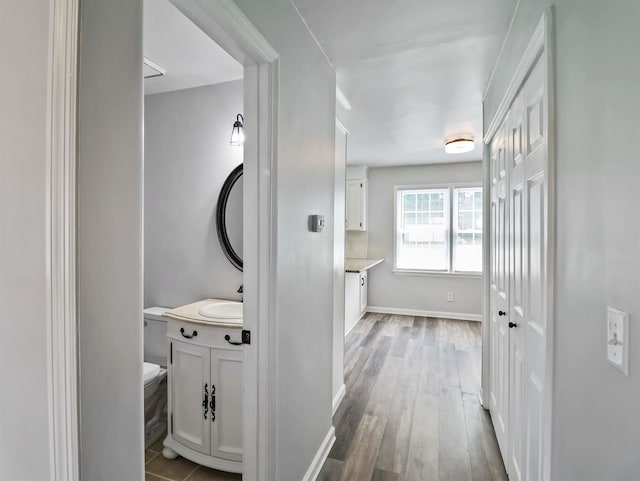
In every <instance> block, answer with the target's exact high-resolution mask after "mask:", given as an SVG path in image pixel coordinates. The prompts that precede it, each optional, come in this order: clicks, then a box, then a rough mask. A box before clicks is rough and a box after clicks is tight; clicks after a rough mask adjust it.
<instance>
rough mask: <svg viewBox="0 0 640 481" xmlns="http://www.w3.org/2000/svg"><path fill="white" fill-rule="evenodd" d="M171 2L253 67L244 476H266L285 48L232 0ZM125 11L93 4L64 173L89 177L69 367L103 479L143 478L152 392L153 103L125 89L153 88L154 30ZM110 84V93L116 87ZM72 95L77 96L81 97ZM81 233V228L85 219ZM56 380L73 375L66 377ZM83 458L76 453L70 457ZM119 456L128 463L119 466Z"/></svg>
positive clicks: (70, 262)
mask: <svg viewBox="0 0 640 481" xmlns="http://www.w3.org/2000/svg"><path fill="white" fill-rule="evenodd" d="M171 3H172V4H173V5H174V6H175V7H176V8H178V9H179V10H180V11H181V12H182V13H183V14H184V15H185V16H186V17H188V18H189V19H191V21H193V22H194V23H195V24H196V25H197V26H198V27H199V28H200V29H201V30H202V31H203V32H204V33H205V34H207V35H208V36H210V37H211V38H212V39H213V40H214V41H215V42H216V43H218V45H220V46H221V47H222V48H223V49H224V50H225V51H227V53H229V54H230V55H231V56H232V57H233V58H234V59H236V60H237V61H239V62H240V63H241V64H242V65H243V67H244V73H243V75H244V81H243V89H244V94H245V98H244V108H243V111H244V117H245V123H244V129H245V133H246V136H247V141H246V143H245V148H244V165H245V173H244V174H245V175H244V185H245V189H244V192H243V203H244V205H245V206H247V209H246V210H247V211H249V212H250V214H249V215H246V216H244V218H243V231H244V240H245V242H244V243H243V251H244V258H245V263H246V265H247V267H246V269H245V271H244V278H243V284H244V291H245V294H244V313H245V314H244V319H245V328H246V329H247V330H250V331H251V333H252V338H251V344H250V345H247V346H244V377H245V379H246V389H245V390H244V394H243V400H242V404H243V409H244V411H245V413H246V419H248V422H245V423H244V428H243V440H244V446H243V447H244V452H245V456H244V473H245V474H244V476H245V478H244V479H256V480H257V479H264V478H266V477H268V476H269V471H268V470H269V468H268V467H267V466H268V463H269V456H270V454H271V453H270V452H268V451H267V445H272V444H271V443H267V442H265V440H267V439H269V437H270V436H271V435H272V432H271V430H270V419H269V416H268V414H269V413H270V412H271V411H270V409H271V408H270V401H271V398H270V391H269V388H268V386H269V385H270V376H271V373H272V372H273V369H271V368H270V367H271V365H272V357H271V355H270V354H271V353H270V350H269V347H270V343H269V340H270V332H269V329H270V326H271V322H270V319H271V315H272V308H271V300H272V295H271V291H270V289H271V287H270V286H271V284H272V283H270V282H269V281H270V280H271V276H272V275H273V274H272V265H273V262H272V256H273V246H272V235H271V226H272V217H273V216H272V205H273V202H272V201H273V199H272V195H273V192H274V191H273V189H272V179H274V178H275V176H272V175H271V174H272V173H273V172H272V170H273V166H274V165H275V162H274V152H273V149H272V145H273V144H274V143H275V142H274V141H273V139H274V138H275V135H276V126H277V112H276V110H275V106H276V105H277V101H276V100H275V99H276V98H277V81H275V79H277V71H278V63H277V58H278V55H277V53H276V52H275V51H274V50H273V49H272V48H271V47H270V46H269V44H268V43H267V42H266V41H265V40H264V38H263V37H262V36H261V34H260V33H259V32H258V31H257V30H256V29H255V28H254V27H253V25H252V24H251V22H250V21H249V20H248V19H247V18H246V17H245V16H244V14H243V13H242V12H241V11H240V10H239V9H238V8H237V7H236V6H235V4H233V3H232V2H225V1H213V2H212V1H208V2H200V1H197V0H180V1H178V0H176V1H173V2H171ZM75 7H76V8H77V4H76V5H75ZM122 8H124V7H123V5H120V4H118V5H115V4H113V5H112V4H108V5H107V4H105V3H102V2H86V3H84V4H83V12H82V19H83V25H84V26H85V27H86V28H85V29H84V30H83V34H82V41H83V46H84V49H83V50H82V51H81V55H80V59H79V62H80V65H79V70H80V77H81V79H82V82H81V83H80V84H79V90H80V91H79V97H80V104H81V107H80V110H79V126H80V129H79V132H78V134H77V139H78V144H79V159H80V162H79V163H78V172H77V175H76V172H75V171H74V170H73V169H68V170H64V171H63V172H61V175H60V177H59V178H56V179H54V182H59V183H60V184H61V186H62V187H61V190H63V191H64V189H66V188H68V186H70V185H71V186H73V185H76V184H77V186H78V195H77V200H78V202H77V207H76V204H75V203H72V202H69V203H68V204H66V205H65V206H64V210H63V212H62V214H63V215H62V218H63V219H76V216H77V250H76V251H72V252H71V253H70V256H69V257H68V258H65V259H64V261H63V262H64V263H65V266H66V267H67V269H68V271H73V270H74V267H75V261H76V259H77V264H78V270H77V272H78V276H77V282H75V283H74V285H73V286H71V288H72V289H73V291H77V292H78V304H77V317H78V319H79V321H77V323H76V324H75V325H72V326H70V330H69V333H67V334H66V335H65V337H64V339H60V342H61V343H63V344H64V345H67V344H68V343H70V342H73V335H72V333H73V332H74V331H75V330H76V329H78V330H79V333H80V334H79V347H80V355H79V358H78V362H77V366H71V367H68V368H66V372H67V373H69V374H71V373H73V372H74V368H77V371H79V373H80V376H81V377H82V383H80V384H79V385H78V388H79V389H80V393H79V394H80V400H79V401H77V402H78V407H79V411H80V413H81V418H82V422H81V426H80V429H79V434H78V437H77V438H76V439H77V440H79V441H80V442H79V444H81V446H82V450H81V451H80V456H77V458H79V459H80V462H79V464H80V467H81V471H82V476H83V477H87V478H92V479H104V478H108V479H123V478H130V477H131V473H132V471H133V470H137V469H139V470H140V477H142V475H143V469H142V467H143V461H142V457H143V452H142V446H143V442H142V434H143V433H142V418H143V393H142V373H141V369H140V368H139V366H141V365H142V322H141V319H140V315H139V314H136V312H137V313H140V312H141V311H142V307H143V301H142V299H143V297H142V294H143V291H142V179H141V174H142V136H141V133H142V115H141V114H142V112H141V105H140V104H139V103H137V102H136V99H137V100H140V99H138V98H137V95H139V93H140V92H139V91H137V92H136V91H135V90H134V91H133V93H132V92H131V91H124V89H125V87H127V88H130V87H131V88H136V83H137V85H141V77H142V75H141V72H142V31H141V28H138V27H137V26H136V25H135V23H136V21H137V20H140V21H141V17H142V15H141V14H142V8H141V2H140V4H137V3H136V4H127V7H126V8H127V9H126V12H127V13H129V14H130V15H125V14H124V11H123V10H122ZM63 14H64V15H68V14H69V12H67V11H64V12H63ZM123 19H126V21H131V22H132V23H133V25H134V26H131V25H128V26H127V28H125V29H123V30H126V32H127V35H128V36H122V38H119V39H117V42H114V45H112V44H109V45H106V44H101V43H100V41H101V40H100V39H101V38H102V37H101V34H102V33H104V30H101V29H100V27H103V26H106V25H109V26H114V25H118V23H119V22H122V21H123ZM92 22H94V24H93V25H92ZM140 23H141V22H140ZM91 26H93V28H90V27H91ZM129 27H131V28H129ZM140 27H141V24H140ZM73 28H75V30H74V32H75V34H76V36H75V37H74V36H73V35H70V36H69V38H68V39H67V41H68V42H69V44H70V45H76V43H74V42H77V41H78V40H77V39H78V36H77V34H78V25H75V26H74V27H73ZM132 32H135V33H132ZM110 38H113V37H110ZM132 45H133V46H134V47H132ZM136 45H137V47H135V46H136ZM120 47H121V49H119V48H120ZM115 53H117V54H118V55H119V57H118V58H119V59H122V60H121V68H122V69H123V70H124V71H126V72H127V75H124V76H123V77H125V81H124V82H122V83H115V82H112V81H111V80H112V79H111V78H110V76H109V75H108V72H104V69H103V68H101V66H100V64H99V60H97V59H99V58H101V55H114V54H115ZM129 74H130V75H129ZM136 78H137V79H136ZM103 91H108V92H109V94H108V95H104V94H103V93H102V92H103ZM105 98H109V99H112V100H111V101H112V102H113V99H117V105H115V104H113V103H112V104H111V105H109V104H107V103H105V102H104V101H103V100H104V99H105ZM65 101H66V102H72V104H73V101H72V100H70V99H69V98H66V100H65ZM101 102H102V103H101ZM73 105H75V104H73ZM123 118H126V119H127V122H124V121H123ZM230 126H231V125H230ZM65 127H66V128H67V129H68V130H66V131H65V132H66V133H67V134H69V136H70V137H72V138H75V135H76V134H75V126H74V125H66V126H65ZM105 132H109V133H112V135H113V138H117V139H118V142H117V143H112V142H110V140H109V138H110V135H105ZM76 209H77V212H76ZM70 231H71V232H72V233H73V234H75V231H76V225H75V223H74V225H72V226H71V227H70ZM236 288H237V286H236ZM105 299H106V300H105ZM74 322H75V320H74ZM63 352H66V351H64V348H63ZM56 379H65V377H64V376H62V375H60V376H56ZM105 379H106V380H107V381H108V382H105ZM105 402H108V403H109V404H107V405H105ZM110 406H111V407H110ZM112 406H119V412H118V416H115V417H108V416H105V415H104V413H105V412H107V411H109V409H113V408H112ZM120 406H122V407H120ZM125 406H126V409H125ZM56 419H58V418H56ZM59 420H60V422H62V423H64V428H65V429H66V430H67V433H68V434H67V436H70V437H71V438H73V437H74V434H73V432H74V431H73V422H74V421H75V420H69V419H65V418H63V417H60V418H59ZM72 441H73V439H72ZM70 444H72V443H70ZM71 449H73V448H71ZM76 449H77V444H76ZM76 453H77V451H76ZM76 455H77V454H76ZM72 456H73V453H71V456H69V459H72ZM114 459H118V462H117V463H114V462H113V460H114ZM138 466H139V468H138ZM258 473H260V474H258Z"/></svg>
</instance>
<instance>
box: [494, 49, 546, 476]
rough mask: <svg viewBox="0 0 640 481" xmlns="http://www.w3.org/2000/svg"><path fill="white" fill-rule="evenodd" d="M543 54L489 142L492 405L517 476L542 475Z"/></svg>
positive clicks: (500, 439) (507, 460)
mask: <svg viewBox="0 0 640 481" xmlns="http://www.w3.org/2000/svg"><path fill="white" fill-rule="evenodd" d="M544 65H545V58H544V53H543V55H542V57H540V58H539V59H538V60H537V62H536V63H535V65H534V66H533V67H532V69H531V70H530V72H529V75H528V76H527V77H526V79H525V81H524V83H523V85H522V87H521V89H520V90H519V92H518V94H517V95H516V97H515V99H514V101H513V103H512V104H511V108H510V110H509V112H508V113H507V114H506V117H505V120H504V122H503V125H502V127H501V128H500V129H498V131H497V132H496V134H495V136H494V138H493V140H492V142H491V143H490V162H491V166H490V168H491V226H490V227H491V234H490V237H491V276H490V279H491V282H490V309H489V311H490V326H491V327H490V342H491V356H490V360H491V366H490V375H491V389H490V394H491V395H490V410H491V417H492V420H493V424H494V427H495V430H496V436H497V438H498V444H499V445H500V451H501V452H502V456H503V459H504V461H505V467H506V468H507V472H508V474H509V478H510V479H511V480H512V481H542V479H543V470H542V463H543V449H542V447H543V445H542V443H543V435H542V433H543V416H542V412H543V404H544V396H545V393H544V386H545V384H546V383H545V372H546V365H545V354H546V336H547V329H546V302H547V300H546V294H545V293H546V285H547V284H546V282H547V281H546V279H547V272H546V265H547V248H548V247H547V246H548V238H547V226H548V195H547V190H548V188H547V185H548V180H547V179H548V172H547V171H546V169H547V167H546V166H547V155H548V153H547V120H546V119H547V117H546V113H545V108H546V105H547V104H546V98H545V68H544Z"/></svg>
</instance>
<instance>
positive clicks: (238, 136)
mask: <svg viewBox="0 0 640 481" xmlns="http://www.w3.org/2000/svg"><path fill="white" fill-rule="evenodd" d="M243 124H244V117H243V116H242V114H238V115H237V116H236V121H235V122H234V123H233V130H232V131H231V145H237V146H240V147H241V146H243V145H244V125H243Z"/></svg>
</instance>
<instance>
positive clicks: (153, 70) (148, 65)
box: [142, 57, 167, 79]
mask: <svg viewBox="0 0 640 481" xmlns="http://www.w3.org/2000/svg"><path fill="white" fill-rule="evenodd" d="M142 72H143V74H144V78H145V79H148V78H154V77H163V76H165V75H166V74H167V71H166V70H165V69H163V68H162V67H161V66H160V65H158V64H156V63H153V62H152V61H151V60H149V59H148V58H147V57H145V58H144V65H143V66H142Z"/></svg>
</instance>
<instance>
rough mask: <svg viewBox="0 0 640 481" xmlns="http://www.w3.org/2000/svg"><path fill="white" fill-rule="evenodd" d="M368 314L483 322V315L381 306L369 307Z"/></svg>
mask: <svg viewBox="0 0 640 481" xmlns="http://www.w3.org/2000/svg"><path fill="white" fill-rule="evenodd" d="M367 312H374V313H376V314H396V315H399V316H420V317H436V318H438V319H455V320H459V321H477V322H480V321H482V315H481V314H471V313H467V312H446V311H425V310H421V309H404V308H400V307H380V306H367Z"/></svg>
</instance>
